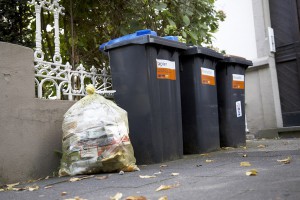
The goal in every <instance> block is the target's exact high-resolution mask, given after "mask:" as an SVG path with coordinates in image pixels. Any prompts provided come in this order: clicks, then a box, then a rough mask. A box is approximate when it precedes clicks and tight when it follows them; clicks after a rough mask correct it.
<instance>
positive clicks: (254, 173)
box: [246, 169, 257, 176]
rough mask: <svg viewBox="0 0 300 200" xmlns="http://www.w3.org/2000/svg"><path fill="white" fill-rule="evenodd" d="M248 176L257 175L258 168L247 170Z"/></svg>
mask: <svg viewBox="0 0 300 200" xmlns="http://www.w3.org/2000/svg"><path fill="white" fill-rule="evenodd" d="M246 175H247V176H256V175H257V170H256V169H251V170H249V171H247V172H246Z"/></svg>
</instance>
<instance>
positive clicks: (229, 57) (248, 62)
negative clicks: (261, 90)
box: [220, 56, 253, 67]
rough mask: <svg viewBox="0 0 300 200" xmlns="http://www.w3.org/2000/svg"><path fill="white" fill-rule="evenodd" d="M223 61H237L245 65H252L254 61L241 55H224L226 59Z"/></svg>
mask: <svg viewBox="0 0 300 200" xmlns="http://www.w3.org/2000/svg"><path fill="white" fill-rule="evenodd" d="M220 62H221V63H235V64H240V65H245V66H247V67H248V66H252V65H253V63H252V61H251V60H247V59H245V58H243V57H239V56H227V57H224V59H223V60H222V61H220Z"/></svg>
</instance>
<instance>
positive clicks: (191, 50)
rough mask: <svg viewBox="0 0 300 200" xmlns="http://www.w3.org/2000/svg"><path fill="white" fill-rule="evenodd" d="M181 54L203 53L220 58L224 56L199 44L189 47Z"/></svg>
mask: <svg viewBox="0 0 300 200" xmlns="http://www.w3.org/2000/svg"><path fill="white" fill-rule="evenodd" d="M182 55H205V56H210V57H213V58H216V59H220V60H221V59H224V56H223V55H222V54H220V53H218V52H216V51H214V50H212V49H209V48H205V47H200V46H193V47H189V48H188V49H187V50H186V51H185V52H184V53H183V54H182Z"/></svg>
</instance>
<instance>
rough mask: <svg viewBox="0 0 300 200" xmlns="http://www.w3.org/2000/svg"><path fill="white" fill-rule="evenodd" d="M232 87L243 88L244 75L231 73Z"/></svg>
mask: <svg viewBox="0 0 300 200" xmlns="http://www.w3.org/2000/svg"><path fill="white" fill-rule="evenodd" d="M232 88H233V89H241V90H243V89H245V76H244V75H240V74H232Z"/></svg>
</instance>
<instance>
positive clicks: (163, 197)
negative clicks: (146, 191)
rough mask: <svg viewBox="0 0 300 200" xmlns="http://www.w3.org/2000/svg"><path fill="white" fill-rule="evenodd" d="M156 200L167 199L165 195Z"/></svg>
mask: <svg viewBox="0 0 300 200" xmlns="http://www.w3.org/2000/svg"><path fill="white" fill-rule="evenodd" d="M158 200H168V197H167V196H162V197H160V198H159V199H158Z"/></svg>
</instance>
